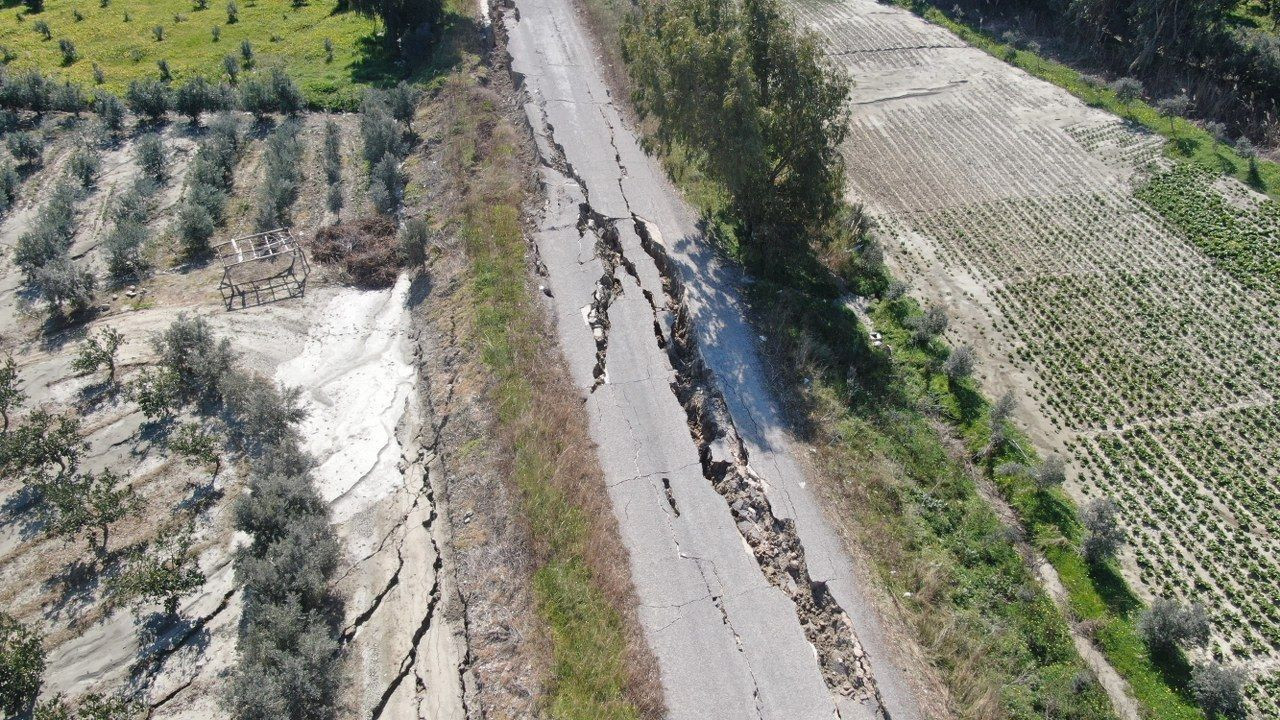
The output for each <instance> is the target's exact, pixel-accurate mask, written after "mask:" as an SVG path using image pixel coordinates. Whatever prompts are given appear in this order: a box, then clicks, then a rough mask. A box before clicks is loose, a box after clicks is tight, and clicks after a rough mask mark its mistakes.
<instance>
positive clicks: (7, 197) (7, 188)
mask: <svg viewBox="0 0 1280 720" xmlns="http://www.w3.org/2000/svg"><path fill="white" fill-rule="evenodd" d="M21 182H22V181H21V179H20V178H19V177H18V172H17V171H16V170H14V169H13V165H11V164H9V163H7V162H0V213H3V212H5V211H6V210H8V209H9V208H10V206H12V205H13V201H14V200H17V199H18V185H19V184H20V183H21Z"/></svg>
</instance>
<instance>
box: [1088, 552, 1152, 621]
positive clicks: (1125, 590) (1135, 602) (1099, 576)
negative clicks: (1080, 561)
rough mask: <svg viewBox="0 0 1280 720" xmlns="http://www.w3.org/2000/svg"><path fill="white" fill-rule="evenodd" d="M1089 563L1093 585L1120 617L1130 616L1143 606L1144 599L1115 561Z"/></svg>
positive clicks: (1113, 611) (1109, 607) (1112, 610)
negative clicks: (1130, 584) (1139, 597)
mask: <svg viewBox="0 0 1280 720" xmlns="http://www.w3.org/2000/svg"><path fill="white" fill-rule="evenodd" d="M1087 565H1088V569H1089V579H1090V580H1092V581H1093V587H1094V588H1095V589H1096V590H1097V591H1098V595H1100V596H1101V597H1102V601H1103V602H1104V603H1106V605H1107V608H1108V609H1109V610H1111V612H1112V613H1113V614H1115V615H1116V616H1118V617H1128V616H1129V614H1130V613H1133V612H1135V611H1137V610H1139V609H1140V608H1141V607H1142V601H1141V600H1139V599H1138V597H1137V596H1136V595H1134V594H1133V591H1132V590H1131V589H1130V588H1129V586H1128V584H1127V583H1126V582H1125V580H1124V578H1123V577H1121V575H1120V572H1119V571H1118V570H1116V567H1115V564H1114V563H1087Z"/></svg>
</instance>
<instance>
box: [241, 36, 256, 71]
mask: <svg viewBox="0 0 1280 720" xmlns="http://www.w3.org/2000/svg"><path fill="white" fill-rule="evenodd" d="M240 59H241V60H242V61H244V66H245V67H247V68H248V67H253V44H252V43H250V42H249V41H248V40H247V39H245V40H241V41H240Z"/></svg>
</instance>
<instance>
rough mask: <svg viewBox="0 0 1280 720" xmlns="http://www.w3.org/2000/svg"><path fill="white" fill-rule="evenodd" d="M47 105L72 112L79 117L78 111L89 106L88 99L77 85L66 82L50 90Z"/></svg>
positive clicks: (82, 110) (80, 111) (61, 110)
mask: <svg viewBox="0 0 1280 720" xmlns="http://www.w3.org/2000/svg"><path fill="white" fill-rule="evenodd" d="M49 105H50V106H51V107H52V108H53V109H54V110H57V111H59V112H68V113H74V114H75V115H76V116H77V117H79V115H80V113H82V112H84V111H85V110H87V109H88V108H89V101H88V99H87V98H85V95H84V90H83V89H81V87H80V86H79V85H75V84H72V83H69V82H66V83H62V84H61V85H57V86H55V87H54V88H53V89H52V90H50V95H49Z"/></svg>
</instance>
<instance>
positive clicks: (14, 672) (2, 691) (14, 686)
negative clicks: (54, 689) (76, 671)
mask: <svg viewBox="0 0 1280 720" xmlns="http://www.w3.org/2000/svg"><path fill="white" fill-rule="evenodd" d="M44 668H45V655H44V644H43V638H41V637H40V634H39V633H38V632H36V631H34V630H32V629H31V628H29V627H27V626H26V625H23V624H22V623H20V622H18V621H17V620H16V619H14V617H13V616H12V615H10V614H8V613H6V612H4V611H0V715H3V716H4V717H17V716H19V715H21V714H22V713H23V712H24V711H26V710H27V709H28V708H30V707H31V704H32V703H33V702H35V699H36V695H38V694H39V692H40V682H41V677H42V676H43V675H44Z"/></svg>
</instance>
